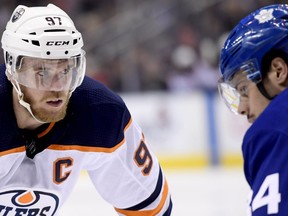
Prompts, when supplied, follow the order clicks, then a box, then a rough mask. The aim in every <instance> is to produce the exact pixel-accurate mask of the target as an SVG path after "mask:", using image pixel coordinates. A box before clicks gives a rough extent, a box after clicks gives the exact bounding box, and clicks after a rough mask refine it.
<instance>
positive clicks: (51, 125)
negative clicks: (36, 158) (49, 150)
mask: <svg viewBox="0 0 288 216" xmlns="http://www.w3.org/2000/svg"><path fill="white" fill-rule="evenodd" d="M55 123H56V122H51V123H50V124H49V126H48V128H46V130H44V131H43V132H42V133H40V134H38V135H37V137H38V138H41V137H43V136H45V135H46V134H47V133H49V131H50V130H51V129H52V128H53V127H54V125H55Z"/></svg>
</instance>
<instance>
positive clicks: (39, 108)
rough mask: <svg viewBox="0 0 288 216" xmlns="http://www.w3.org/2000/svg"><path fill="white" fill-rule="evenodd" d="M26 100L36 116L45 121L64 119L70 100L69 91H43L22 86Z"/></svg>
mask: <svg viewBox="0 0 288 216" xmlns="http://www.w3.org/2000/svg"><path fill="white" fill-rule="evenodd" d="M21 90H22V92H23V94H24V101H26V102H27V103H29V104H30V106H31V110H32V112H33V114H34V115H35V117H36V118H37V119H39V120H41V121H44V122H55V121H59V120H61V119H63V118H64V117H65V115H66V110H67V106H68V102H69V92H68V91H41V90H35V89H32V88H28V87H25V86H21Z"/></svg>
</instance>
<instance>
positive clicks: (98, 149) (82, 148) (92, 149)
mask: <svg viewBox="0 0 288 216" xmlns="http://www.w3.org/2000/svg"><path fill="white" fill-rule="evenodd" d="M131 123H132V118H130V120H129V122H128V124H127V125H126V126H125V128H124V132H125V131H126V130H127V128H128V127H129V126H130V125H131ZM124 142H125V137H124V138H123V139H122V141H121V142H120V143H118V144H117V145H115V146H114V147H112V148H104V147H92V146H79V145H58V144H53V145H50V146H49V147H48V148H47V149H50V150H61V151H63V150H77V151H83V152H104V153H112V152H114V151H116V150H117V149H118V148H119V147H120V146H122V145H123V143H124Z"/></svg>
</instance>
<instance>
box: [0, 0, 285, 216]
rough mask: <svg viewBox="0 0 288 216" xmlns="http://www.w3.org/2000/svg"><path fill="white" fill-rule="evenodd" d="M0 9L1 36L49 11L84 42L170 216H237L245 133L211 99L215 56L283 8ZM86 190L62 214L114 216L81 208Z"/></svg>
mask: <svg viewBox="0 0 288 216" xmlns="http://www.w3.org/2000/svg"><path fill="white" fill-rule="evenodd" d="M0 2H1V8H0V30H1V32H3V31H4V29H5V25H6V23H7V21H8V19H9V18H10V16H11V13H12V11H13V10H14V8H15V7H16V6H17V5H19V4H23V5H26V6H36V5H39V6H43V5H47V4H48V3H53V4H55V5H57V6H59V7H61V8H62V9H63V10H65V11H66V12H67V13H68V14H69V15H70V17H71V18H72V19H73V21H74V23H75V25H76V27H77V29H78V30H79V31H80V32H81V33H82V35H83V38H84V43H85V46H84V49H85V51H86V53H87V54H86V55H87V75H88V76H90V77H92V78H94V79H97V80H99V81H101V82H102V83H104V84H105V85H106V86H108V87H109V88H111V89H112V90H114V91H115V92H117V93H119V94H120V95H121V96H122V97H123V99H124V101H125V102H126V104H127V106H128V107H129V109H130V111H131V113H132V115H133V118H134V119H135V120H136V121H137V122H138V123H139V124H140V126H141V127H142V129H143V131H144V134H145V137H146V139H147V140H148V142H149V144H150V146H151V148H152V149H153V150H154V152H155V153H156V154H157V156H158V157H159V160H160V163H161V164H162V166H163V169H164V170H165V171H166V173H167V179H168V182H170V188H171V191H172V193H173V194H174V203H175V209H174V214H173V215H181V216H190V215H201V216H210V215H211V216H225V215H234V216H236V215H237V216H238V215H245V212H246V209H245V197H246V193H247V191H248V188H247V185H246V182H245V179H244V174H243V171H242V164H243V161H242V156H241V142H242V138H243V135H244V133H245V131H246V130H247V128H248V127H249V125H248V123H246V119H245V117H240V116H235V115H233V114H232V113H230V111H229V110H228V109H227V108H226V107H225V105H224V104H223V103H222V101H221V100H220V98H219V96H218V92H217V81H218V79H219V77H220V75H219V74H220V73H219V71H218V58H219V52H220V49H221V47H222V45H223V43H224V41H225V39H226V37H227V34H228V32H229V31H230V30H232V28H233V27H234V25H236V23H238V22H239V21H240V19H241V18H243V17H244V16H245V15H247V14H248V13H250V12H252V11H253V10H255V9H257V8H259V7H262V6H265V5H269V4H273V3H285V1H275V0H274V1H271V0H242V1H239V0H200V1H199V0H50V1H46V0H33V1H32V0H30V1H28V0H23V1H20V0H0ZM0 57H1V58H0V59H3V57H2V53H0ZM2 62H3V61H2ZM87 187H89V183H87V176H86V175H85V174H83V176H81V181H80V183H79V184H78V185H77V187H76V189H75V191H74V193H73V196H72V198H71V200H70V202H68V204H66V207H65V208H64V211H63V212H64V215H80V213H83V211H84V210H83V209H90V208H92V209H93V208H95V209H97V210H95V211H96V212H98V213H97V215H101V216H102V215H113V214H112V213H111V207H107V209H108V210H107V212H106V209H105V208H104V206H105V204H97V205H96V206H94V205H93V203H94V202H97V203H101V198H95V200H97V201H95V200H94V199H93V198H92V197H91V199H89V200H90V203H89V202H87V203H86V204H85V206H84V205H82V206H81V204H79V203H81V202H80V201H79V200H78V199H79V198H80V197H82V195H83V196H87V193H89V196H94V195H93V194H90V191H91V190H90V188H87ZM91 187H92V186H91ZM92 190H93V189H92ZM79 194H80V196H79ZM77 198H78V199H77ZM102 201H103V200H102ZM72 205H73V206H79V208H77V209H79V214H78V213H77V210H75V209H73V211H72V212H71V208H70V207H71V206H72ZM101 209H102V210H101ZM84 215H85V214H84ZM86 215H89V213H87V214H86ZM90 215H91V214H90Z"/></svg>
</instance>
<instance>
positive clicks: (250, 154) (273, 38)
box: [219, 4, 288, 216]
mask: <svg viewBox="0 0 288 216" xmlns="http://www.w3.org/2000/svg"><path fill="white" fill-rule="evenodd" d="M220 70H221V73H222V78H221V79H220V80H219V92H220V94H221V96H222V98H223V99H224V101H225V103H226V104H227V105H228V107H229V108H230V109H231V110H232V111H233V112H235V113H238V114H241V115H245V116H246V117H247V120H248V121H249V122H250V123H251V126H250V128H249V129H248V131H247V132H246V134H245V136H244V139H243V144H242V152H243V158H244V172H245V177H246V179H247V182H248V183H249V185H250V187H251V194H250V196H249V210H248V215H253V216H265V215H279V216H287V215H288V157H287V156H288V89H287V87H288V5H277V4H276V5H270V6H266V7H263V8H261V9H259V10H257V11H255V12H252V13H251V14H250V15H248V16H247V17H245V18H244V19H242V20H241V21H240V23H239V24H238V25H237V26H236V27H235V28H234V29H233V30H232V32H231V33H230V35H229V36H228V38H227V40H226V42H225V44H224V46H223V48H222V51H221V57H220Z"/></svg>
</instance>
